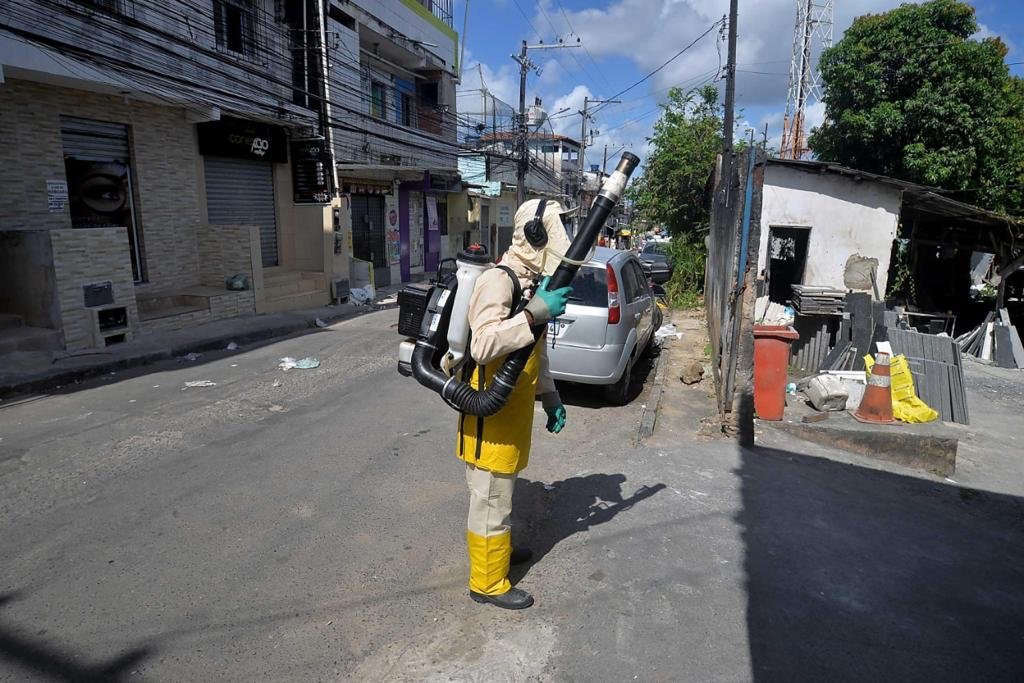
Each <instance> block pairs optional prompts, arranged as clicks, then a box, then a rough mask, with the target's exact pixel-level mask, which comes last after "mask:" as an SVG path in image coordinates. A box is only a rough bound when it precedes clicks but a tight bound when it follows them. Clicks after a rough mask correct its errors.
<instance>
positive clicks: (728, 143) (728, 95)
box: [722, 0, 739, 163]
mask: <svg viewBox="0 0 1024 683" xmlns="http://www.w3.org/2000/svg"><path fill="white" fill-rule="evenodd" d="M737 5H738V0H729V58H728V61H727V62H726V67H725V116H724V117H723V122H722V139H723V140H724V141H725V144H724V146H723V149H722V152H723V153H724V155H725V159H724V161H725V162H726V163H728V161H729V158H730V157H731V155H732V129H733V118H734V117H735V110H736V15H737V14H738V13H739V10H738V9H737Z"/></svg>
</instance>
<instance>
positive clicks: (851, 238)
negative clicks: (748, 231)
mask: <svg viewBox="0 0 1024 683" xmlns="http://www.w3.org/2000/svg"><path fill="white" fill-rule="evenodd" d="M902 194H903V191H902V189H901V188H900V187H898V186H897V185H895V184H891V183H886V182H881V181H875V180H866V179H856V178H854V177H850V176H848V175H842V174H839V173H833V172H829V171H825V170H824V169H823V168H817V167H814V166H813V165H811V164H806V163H804V164H803V165H800V166H797V165H788V164H787V162H784V161H780V160H774V159H773V160H769V162H768V165H767V167H766V169H765V177H764V188H763V195H762V202H761V241H760V248H759V250H758V277H759V278H761V279H764V278H765V276H766V275H770V273H769V272H768V271H769V269H770V268H772V261H773V257H776V258H775V260H776V261H784V260H786V259H785V258H779V257H787V256H788V257H794V256H795V258H797V259H800V257H801V254H800V251H801V247H800V242H801V241H803V242H804V244H805V248H806V252H805V254H803V255H802V256H803V258H802V260H803V262H804V266H803V269H802V270H803V273H802V277H800V278H799V282H798V283H796V284H804V285H820V286H826V287H835V288H838V289H847V287H846V285H845V284H844V273H845V270H846V266H847V263H848V262H849V260H850V258H851V257H852V256H859V257H863V258H867V259H877V261H878V268H877V284H878V291H880V292H885V288H886V282H887V277H888V272H889V260H890V256H891V252H892V244H893V240H894V239H895V238H896V233H897V229H898V226H899V215H900V206H901V201H902ZM794 250H795V251H796V254H795V255H794V253H793V251H794ZM790 260H792V258H791V259H790ZM865 289H869V288H865Z"/></svg>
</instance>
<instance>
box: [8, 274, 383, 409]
mask: <svg viewBox="0 0 1024 683" xmlns="http://www.w3.org/2000/svg"><path fill="white" fill-rule="evenodd" d="M401 287H402V285H393V286H390V287H382V288H380V289H378V290H377V298H376V300H374V302H373V303H372V304H366V305H356V304H354V303H344V304H339V305H336V306H335V305H330V306H321V307H319V308H310V309H304V310H299V311H284V312H281V313H268V314H264V315H249V316H240V317H237V318H228V319H225V320H217V321H215V322H211V323H206V324H205V325H198V326H195V327H190V328H185V329H181V330H175V331H173V332H164V333H151V334H142V335H139V337H138V338H136V339H134V340H132V341H130V342H127V343H125V344H119V345H117V346H112V347H110V348H107V349H103V350H96V351H79V352H68V351H18V352H15V353H10V354H7V355H4V356H0V397H2V396H9V395H11V394H23V393H29V392H35V391H43V390H46V389H49V388H51V387H55V386H59V385H64V384H68V383H71V382H76V381H81V380H84V379H88V378H90V377H96V376H98V375H102V374H105V373H109V372H113V371H116V370H123V369H126V368H132V367H137V366H140V365H147V364H149V363H154V362H157V361H162V360H170V359H173V358H177V357H180V356H184V355H186V354H189V353H200V352H203V351H210V350H213V349H224V348H225V347H227V345H228V344H230V343H231V342H234V343H235V344H238V345H239V346H244V345H246V344H251V343H253V342H258V341H263V340H266V339H273V338H276V337H283V336H286V335H289V334H294V333H296V332H300V331H302V330H307V329H310V328H316V327H320V326H322V325H318V324H317V320H319V321H320V322H321V323H327V324H329V323H332V322H336V321H338V320H343V319H346V318H352V317H355V316H357V315H362V314H364V313H372V312H373V311H377V310H382V309H385V308H392V307H395V306H397V305H398V299H397V293H398V290H399V289H401Z"/></svg>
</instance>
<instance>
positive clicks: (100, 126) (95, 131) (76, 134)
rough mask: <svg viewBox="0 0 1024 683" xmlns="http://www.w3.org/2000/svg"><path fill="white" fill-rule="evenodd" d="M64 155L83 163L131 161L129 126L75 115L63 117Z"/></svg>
mask: <svg viewBox="0 0 1024 683" xmlns="http://www.w3.org/2000/svg"><path fill="white" fill-rule="evenodd" d="M60 137H61V143H62V144H63V146H64V156H66V157H73V158H75V159H80V160H82V161H120V162H124V163H127V161H128V126H126V125H124V124H123V123H107V122H106V121H93V120H91V119H78V118H75V117H73V116H62V117H60Z"/></svg>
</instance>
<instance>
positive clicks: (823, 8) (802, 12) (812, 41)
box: [779, 0, 834, 159]
mask: <svg viewBox="0 0 1024 683" xmlns="http://www.w3.org/2000/svg"><path fill="white" fill-rule="evenodd" d="M833 6H834V0H796V25H795V26H794V27H793V55H792V58H791V59H790V64H789V94H788V96H787V98H786V116H785V118H784V119H783V120H782V148H781V149H780V150H779V156H780V157H782V158H783V159H801V158H803V157H804V156H805V155H806V154H807V152H808V149H807V128H806V112H807V107H808V106H810V105H812V104H816V103H818V102H821V99H822V93H821V74H820V73H819V71H818V69H817V66H816V65H814V64H812V62H813V61H815V60H817V59H818V58H820V57H821V53H822V52H824V51H825V50H827V49H828V48H830V47H832V14H833Z"/></svg>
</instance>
